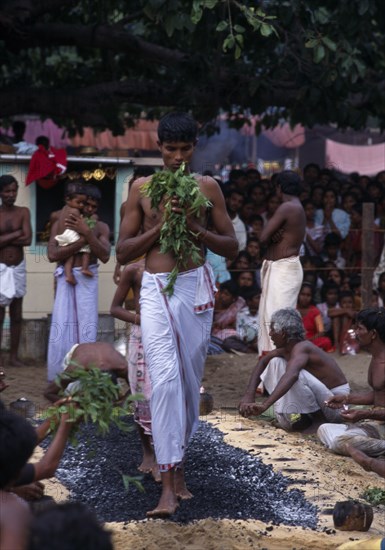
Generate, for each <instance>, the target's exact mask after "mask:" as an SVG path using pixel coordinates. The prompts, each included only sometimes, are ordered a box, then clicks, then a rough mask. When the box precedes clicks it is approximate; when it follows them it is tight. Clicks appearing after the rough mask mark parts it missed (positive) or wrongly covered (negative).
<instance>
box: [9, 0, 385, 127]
mask: <svg viewBox="0 0 385 550" xmlns="http://www.w3.org/2000/svg"><path fill="white" fill-rule="evenodd" d="M384 42H385V10H384V9H383V2H382V0H371V1H370V2H369V1H367V0H366V1H364V0H339V1H338V2H335V1H332V0H323V1H321V2H315V1H314V0H308V1H299V0H290V1H289V0H287V1H286V0H265V1H260V2H255V1H254V2H252V1H242V2H241V1H238V0H192V1H191V0H132V1H131V2H129V3H127V2H123V1H121V0H109V1H108V2H107V1H105V0H104V1H103V0H82V1H74V0H67V1H63V0H62V1H60V2H59V1H58V0H4V1H3V2H0V59H1V64H0V85H1V86H0V90H1V91H0V106H1V113H2V117H3V122H4V119H7V117H11V116H17V115H21V114H24V113H37V114H39V115H41V117H42V118H44V117H51V118H53V119H54V120H55V121H56V122H57V123H59V124H64V125H66V126H67V127H69V128H73V129H75V128H81V127H83V126H93V127H95V128H100V129H102V128H110V129H112V130H113V131H114V132H115V133H121V132H123V130H124V127H125V124H126V122H127V120H126V118H127V113H129V116H130V117H132V118H135V117H136V116H139V114H140V113H141V112H142V111H143V110H144V111H145V112H146V113H148V115H149V116H158V115H159V114H161V113H162V112H164V111H166V110H170V109H173V108H179V109H188V110H191V111H192V112H193V113H194V114H195V116H196V117H197V118H199V119H200V120H201V121H202V122H204V121H207V120H210V119H211V118H213V117H215V116H216V115H217V113H218V112H219V110H220V109H222V110H225V111H228V112H232V113H234V112H237V113H241V114H242V115H244V114H246V115H249V114H260V115H261V114H263V113H266V117H265V120H264V122H265V123H266V124H267V125H270V126H273V125H275V124H277V122H278V121H279V120H280V119H281V118H282V117H286V118H287V119H289V120H290V121H291V122H292V123H293V124H296V123H299V122H300V123H304V124H307V125H309V126H311V125H313V124H315V123H335V124H337V125H338V126H340V127H343V128H344V127H353V128H360V127H363V126H365V125H366V123H367V120H368V119H369V117H376V118H377V120H378V121H379V125H380V126H381V128H383V127H384V126H385V97H384V96H385V43H384ZM5 122H6V120H5Z"/></svg>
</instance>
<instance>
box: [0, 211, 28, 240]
mask: <svg viewBox="0 0 385 550" xmlns="http://www.w3.org/2000/svg"><path fill="white" fill-rule="evenodd" d="M22 224H23V218H22V216H21V215H20V214H19V213H18V212H7V211H4V210H1V209H0V234H5V233H12V232H13V231H17V230H18V229H21V228H22Z"/></svg>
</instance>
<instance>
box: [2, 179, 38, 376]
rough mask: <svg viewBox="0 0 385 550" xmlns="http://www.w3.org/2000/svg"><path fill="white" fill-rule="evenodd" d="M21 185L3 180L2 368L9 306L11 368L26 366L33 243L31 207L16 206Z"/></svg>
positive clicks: (13, 180)
mask: <svg viewBox="0 0 385 550" xmlns="http://www.w3.org/2000/svg"><path fill="white" fill-rule="evenodd" d="M17 190H18V184H17V181H16V180H15V178H14V177H13V176H11V175H4V176H1V177H0V198H1V206H0V365H2V364H3V361H2V358H1V339H2V333H3V323H4V316H5V308H6V307H7V306H8V307H9V318H10V324H11V350H10V356H9V365H12V366H14V367H18V366H22V363H21V361H19V358H18V348H19V342H20V335H21V321H22V304H23V296H24V295H25V293H26V290H27V278H26V277H27V274H26V268H25V259H24V250H23V247H24V246H29V245H30V244H31V240H32V227H31V216H30V212H29V210H28V208H25V207H24V206H15V201H16V197H17Z"/></svg>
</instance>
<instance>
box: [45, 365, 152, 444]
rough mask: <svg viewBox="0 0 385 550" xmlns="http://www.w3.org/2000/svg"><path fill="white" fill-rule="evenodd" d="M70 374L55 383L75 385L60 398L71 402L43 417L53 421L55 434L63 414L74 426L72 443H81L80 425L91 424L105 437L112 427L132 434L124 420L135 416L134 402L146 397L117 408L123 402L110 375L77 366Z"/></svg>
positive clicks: (46, 413)
mask: <svg viewBox="0 0 385 550" xmlns="http://www.w3.org/2000/svg"><path fill="white" fill-rule="evenodd" d="M72 364H74V365H76V368H74V369H73V370H70V371H64V372H63V373H62V374H60V375H59V376H58V377H57V378H56V380H55V382H56V383H57V385H58V386H60V387H61V384H62V381H66V382H70V383H75V384H74V386H73V388H72V389H71V390H69V391H68V389H67V388H66V389H65V390H61V391H60V392H59V396H61V397H70V398H71V399H70V400H69V401H68V402H66V403H64V404H62V405H60V406H59V407H57V406H55V405H53V406H51V407H48V409H46V411H44V413H43V418H49V419H50V429H51V432H53V433H55V432H56V431H57V429H58V426H59V424H60V417H61V415H62V414H68V417H69V418H68V420H67V422H72V423H73V424H74V426H73V429H72V431H71V442H72V443H73V444H76V443H77V439H76V437H75V434H76V432H77V431H78V429H79V422H80V420H81V421H84V422H86V423H87V422H91V423H93V424H95V426H96V429H97V431H98V433H99V434H101V435H105V434H106V433H108V431H109V430H110V427H111V425H112V424H114V425H115V426H116V427H117V428H118V429H120V430H122V431H125V432H127V431H131V429H132V428H131V426H128V425H127V424H126V423H125V422H124V421H123V417H126V416H127V415H128V414H132V410H131V402H132V401H138V400H140V399H141V397H142V396H140V395H130V396H129V397H128V398H127V399H126V400H125V401H124V403H123V404H121V405H120V404H119V405H118V404H117V402H118V401H119V398H120V392H119V386H118V385H117V384H115V382H113V380H112V378H111V376H110V374H109V373H108V372H105V371H102V370H101V369H99V368H97V367H94V366H90V367H87V369H85V368H83V367H81V366H80V365H77V364H76V363H75V362H73V363H72Z"/></svg>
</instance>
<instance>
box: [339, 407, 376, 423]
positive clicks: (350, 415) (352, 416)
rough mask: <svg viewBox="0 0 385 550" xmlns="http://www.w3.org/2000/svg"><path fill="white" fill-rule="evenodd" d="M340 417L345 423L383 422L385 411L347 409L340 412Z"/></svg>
mask: <svg viewBox="0 0 385 550" xmlns="http://www.w3.org/2000/svg"><path fill="white" fill-rule="evenodd" d="M341 416H342V418H343V419H344V420H346V421H347V422H360V421H361V420H385V409H349V410H347V411H345V410H343V411H341Z"/></svg>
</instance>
